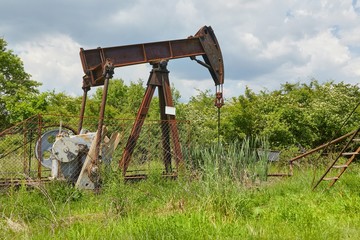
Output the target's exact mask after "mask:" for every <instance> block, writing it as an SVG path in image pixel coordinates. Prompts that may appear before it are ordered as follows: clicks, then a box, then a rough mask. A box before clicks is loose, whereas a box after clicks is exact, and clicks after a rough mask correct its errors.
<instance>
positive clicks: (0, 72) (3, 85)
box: [0, 38, 41, 130]
mask: <svg viewBox="0 0 360 240" xmlns="http://www.w3.org/2000/svg"><path fill="white" fill-rule="evenodd" d="M6 46H7V43H6V41H5V40H4V39H2V38H0V113H1V115H0V121H1V123H0V130H3V129H5V128H6V127H8V126H9V125H10V124H12V123H14V122H17V121H20V120H23V119H26V118H27V117H30V116H31V115H32V114H34V112H35V109H34V104H35V103H34V97H36V96H37V94H38V93H39V91H38V89H37V88H38V87H39V86H40V85H41V84H40V83H39V82H36V81H33V80H30V77H31V76H30V74H28V73H26V72H25V70H24V66H23V62H22V61H21V59H20V58H19V57H18V56H16V55H15V54H14V53H13V51H11V50H8V49H7V48H6Z"/></svg>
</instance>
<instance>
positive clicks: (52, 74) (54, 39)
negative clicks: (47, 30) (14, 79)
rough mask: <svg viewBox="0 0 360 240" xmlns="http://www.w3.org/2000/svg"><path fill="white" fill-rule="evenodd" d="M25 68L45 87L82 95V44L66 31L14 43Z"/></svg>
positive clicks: (44, 89)
mask: <svg viewBox="0 0 360 240" xmlns="http://www.w3.org/2000/svg"><path fill="white" fill-rule="evenodd" d="M14 49H15V51H16V53H17V54H18V56H19V57H20V58H21V59H22V60H23V62H24V67H25V71H26V72H28V73H30V74H31V75H32V79H34V80H36V81H39V82H42V84H43V85H42V87H41V90H43V91H47V90H56V91H57V92H61V91H65V92H66V93H68V94H71V95H79V94H81V92H82V90H81V87H82V76H83V75H84V74H83V72H82V67H81V62H80V57H79V51H80V45H79V44H78V43H76V42H75V41H74V40H72V39H71V38H70V37H69V36H67V35H63V34H55V35H42V36H39V37H38V38H36V39H31V40H29V41H27V42H24V43H19V44H17V45H15V46H14Z"/></svg>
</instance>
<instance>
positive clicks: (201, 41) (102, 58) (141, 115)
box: [52, 26, 224, 188]
mask: <svg viewBox="0 0 360 240" xmlns="http://www.w3.org/2000/svg"><path fill="white" fill-rule="evenodd" d="M198 56H201V57H202V60H199V59H197V57H198ZM80 58H81V62H82V67H83V71H84V73H85V75H84V76H83V86H82V89H83V97H82V104H81V110H80V117H79V118H80V119H79V125H78V132H80V131H81V130H82V127H83V120H84V113H85V107H86V100H87V93H88V91H89V90H90V89H91V88H92V87H97V86H103V93H102V102H101V106H100V112H99V118H98V127H97V131H96V133H89V134H90V135H87V134H83V135H81V134H80V135H75V136H64V137H61V136H60V137H57V138H58V139H57V141H56V142H55V143H56V144H55V145H56V146H57V147H56V149H58V150H57V152H56V153H55V152H54V151H53V154H54V156H53V157H52V159H56V160H57V161H58V162H60V165H61V164H64V162H66V164H69V162H71V161H73V160H76V159H79V155H80V154H82V155H84V156H83V157H82V158H81V159H82V160H80V161H81V163H80V164H81V165H82V167H81V171H80V172H79V173H76V174H74V173H72V172H71V170H70V173H68V174H67V175H69V176H71V177H72V178H73V179H76V185H77V186H79V187H80V188H96V186H97V185H98V180H99V171H98V169H99V164H100V160H99V156H100V155H101V154H102V155H111V153H106V154H104V153H103V151H102V148H104V147H103V145H104V144H103V141H104V139H105V137H106V136H105V134H106V133H105V131H106V130H105V128H104V113H105V106H106V99H107V92H108V86H109V80H110V79H111V78H112V77H113V74H114V69H115V68H119V67H126V66H129V65H135V64H144V63H147V64H150V65H151V66H152V70H151V72H150V75H149V78H148V81H147V87H146V91H145V94H144V97H143V99H142V103H141V105H140V107H139V109H138V112H137V116H136V120H135V122H134V124H133V127H132V130H131V133H130V136H129V138H128V140H127V143H126V145H125V148H124V150H123V153H122V157H121V159H120V160H119V168H120V169H121V171H122V174H123V176H124V177H126V173H127V169H128V166H129V163H130V161H131V156H132V154H133V152H134V148H135V146H136V142H137V140H138V138H139V135H140V132H141V128H142V126H143V123H144V121H145V118H146V115H147V113H148V110H149V107H150V102H151V99H152V97H153V95H154V92H155V89H156V88H157V89H158V96H159V106H160V117H161V136H162V141H161V142H162V149H163V158H164V159H163V163H164V165H165V172H164V173H165V174H169V175H171V174H175V175H176V174H177V172H176V171H174V170H173V167H172V160H174V161H175V165H176V169H178V168H179V167H180V166H181V165H182V164H183V154H182V149H181V146H180V142H179V133H178V129H177V122H176V119H175V109H174V104H173V100H172V95H171V88H170V83H169V71H168V69H167V63H168V61H170V60H173V59H179V58H189V59H191V60H194V61H196V62H197V63H199V64H200V65H202V66H204V67H205V68H207V69H208V70H209V72H210V75H211V77H212V79H213V81H214V83H215V88H216V99H215V100H214V101H215V106H216V107H217V108H218V112H220V108H221V107H222V106H223V104H224V100H223V83H224V64H223V57H222V53H221V50H220V46H219V43H218V41H217V39H216V36H215V34H214V31H213V29H212V28H211V27H210V26H204V27H202V28H201V29H200V30H199V31H198V32H197V33H196V34H195V35H194V36H190V37H188V38H185V39H178V40H170V41H160V42H151V43H141V44H133V45H126V46H116V47H106V48H100V47H99V48H95V49H88V50H85V49H83V48H81V49H80ZM84 139H87V142H86V144H80V143H81V142H84ZM89 139H90V140H89ZM60 141H61V143H60ZM118 141H119V140H118V137H117V136H116V135H113V136H111V137H110V139H108V140H107V144H106V145H107V147H108V148H110V149H112V150H114V148H116V145H117V143H118ZM68 143H71V144H70V145H71V146H72V147H65V146H66V145H67V144H68ZM84 145H86V151H87V152H86V153H85V154H84V150H83V149H79V148H80V147H81V146H82V147H83V146H84ZM58 146H61V147H60V148H59V147H58ZM63 146H64V147H63ZM62 147H63V148H62ZM83 148H84V147H83ZM170 148H173V152H174V159H171V158H172V156H171V155H170V154H169V153H170V150H171V149H170ZM61 149H63V151H62V152H63V154H62V153H60V152H61ZM85 155H86V156H85ZM59 156H65V157H63V158H62V159H61V158H59ZM66 156H67V157H66ZM68 156H71V157H68ZM103 157H105V158H106V156H103ZM77 161H79V160H77ZM74 175H75V177H74ZM74 181H75V180H74Z"/></svg>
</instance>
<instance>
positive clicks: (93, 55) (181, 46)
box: [80, 26, 224, 89]
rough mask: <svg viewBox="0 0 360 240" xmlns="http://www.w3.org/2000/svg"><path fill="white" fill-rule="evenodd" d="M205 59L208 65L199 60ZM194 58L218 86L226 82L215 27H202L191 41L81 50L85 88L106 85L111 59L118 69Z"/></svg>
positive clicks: (188, 39)
mask: <svg viewBox="0 0 360 240" xmlns="http://www.w3.org/2000/svg"><path fill="white" fill-rule="evenodd" d="M196 56H202V57H203V59H204V61H205V62H200V61H198V60H197V59H195V57H196ZM185 57H190V58H191V59H193V60H197V62H198V63H200V64H202V65H203V66H205V67H206V68H208V69H209V71H210V74H211V76H212V78H213V80H214V82H215V85H221V84H223V83H224V64H223V60H222V54H221V50H220V46H219V44H218V42H217V39H216V36H215V34H214V32H213V30H212V28H211V27H207V26H204V27H202V28H201V29H200V30H199V31H198V32H197V33H196V34H195V36H190V37H189V38H187V39H178V40H170V41H161V42H152V43H142V44H134V45H126V46H118V47H108V48H96V49H89V50H84V49H82V48H81V49H80V58H81V62H82V66H83V70H84V73H85V74H86V75H85V76H84V78H83V79H84V83H83V88H84V89H85V88H88V87H92V86H101V85H103V84H104V81H105V77H104V65H105V62H106V59H110V61H111V62H112V64H113V66H114V68H116V67H124V66H130V65H135V64H142V63H152V62H160V61H161V60H170V59H177V58H185Z"/></svg>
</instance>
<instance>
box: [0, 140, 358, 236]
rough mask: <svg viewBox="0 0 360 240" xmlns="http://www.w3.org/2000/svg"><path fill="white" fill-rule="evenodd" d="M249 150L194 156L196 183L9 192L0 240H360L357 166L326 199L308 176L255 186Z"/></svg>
mask: <svg viewBox="0 0 360 240" xmlns="http://www.w3.org/2000/svg"><path fill="white" fill-rule="evenodd" d="M257 144H259V142H258V143H257ZM257 144H254V142H251V141H250V140H249V142H244V143H241V144H240V143H236V145H235V144H234V145H231V146H227V147H224V146H215V145H214V146H211V147H209V148H200V147H199V148H198V151H197V152H194V153H193V154H194V155H193V156H192V157H193V158H192V160H193V165H192V170H193V171H192V172H194V171H195V170H196V172H197V174H195V176H194V175H190V176H189V177H188V176H186V175H183V176H180V177H179V178H178V179H177V180H169V179H164V178H162V177H161V176H159V174H157V173H156V172H154V173H150V175H149V176H148V179H147V180H146V181H141V182H137V183H125V182H124V181H122V180H121V177H120V176H119V175H118V173H117V172H114V173H113V174H112V175H110V176H108V178H107V181H106V182H105V184H104V185H103V188H102V190H101V192H100V193H98V194H93V193H92V192H87V191H78V190H76V189H74V188H72V187H71V186H69V185H66V184H65V183H53V184H50V185H46V186H38V187H34V188H30V189H29V188H26V187H25V186H23V187H22V188H20V189H10V190H9V191H8V192H6V194H2V195H0V239H50V238H51V239H360V188H359V187H358V183H359V179H360V166H359V165H358V164H357V163H355V164H353V165H351V168H349V169H348V171H347V173H346V174H344V176H343V177H342V178H341V179H340V180H339V183H337V185H336V186H335V187H334V188H333V189H331V190H330V191H315V192H313V191H311V186H310V183H311V177H312V171H311V170H304V171H302V172H300V173H298V174H295V175H294V176H293V177H291V178H284V179H268V181H266V182H265V181H264V182H256V181H257V180H259V178H260V176H261V174H262V173H261V171H266V168H264V167H263V166H262V165H261V164H262V160H261V159H259V158H258V156H256V157H255V155H256V154H255V152H256V153H257V151H256V149H257V148H258V147H260V146H262V147H263V149H266V145H265V144H264V145H261V144H260V145H257ZM218 147H219V148H221V149H219V148H218ZM260 155H261V154H260ZM245 156H246V157H249V158H251V157H252V159H250V160H249V159H243V158H241V157H245ZM235 158H236V159H235ZM195 160H196V161H195ZM263 161H265V160H263ZM245 170H246V173H247V175H248V176H249V179H250V186H249V185H247V184H244V183H245V182H244V177H243V175H241V174H240V172H244V171H245ZM251 178H253V179H255V182H254V183H256V184H254V183H253V182H252V181H253V180H252V179H251Z"/></svg>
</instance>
